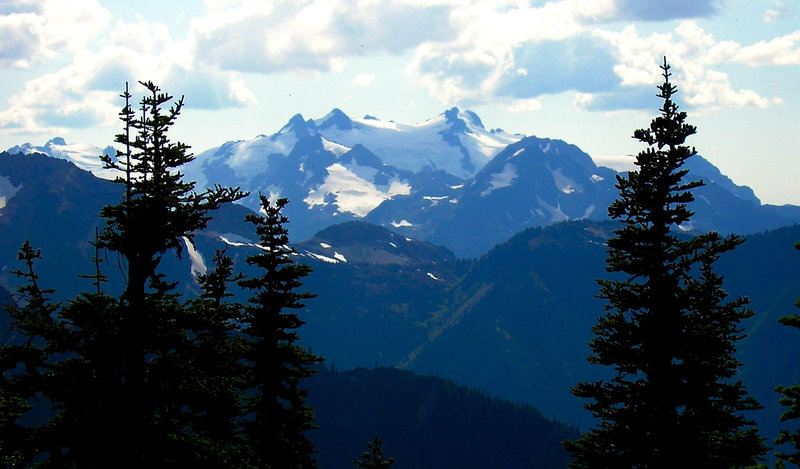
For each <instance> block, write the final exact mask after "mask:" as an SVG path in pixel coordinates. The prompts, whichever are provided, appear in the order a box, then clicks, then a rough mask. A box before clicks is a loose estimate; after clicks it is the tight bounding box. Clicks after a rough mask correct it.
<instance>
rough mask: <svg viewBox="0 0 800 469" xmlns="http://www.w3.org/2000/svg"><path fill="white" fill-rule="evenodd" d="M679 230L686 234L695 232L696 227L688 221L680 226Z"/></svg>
mask: <svg viewBox="0 0 800 469" xmlns="http://www.w3.org/2000/svg"><path fill="white" fill-rule="evenodd" d="M678 229H679V230H681V231H683V232H684V233H685V232H688V231H693V230H694V225H692V222H691V221H687V222H684V223H681V224H680V225H678Z"/></svg>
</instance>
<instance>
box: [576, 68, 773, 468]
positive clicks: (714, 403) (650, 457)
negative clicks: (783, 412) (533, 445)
mask: <svg viewBox="0 0 800 469" xmlns="http://www.w3.org/2000/svg"><path fill="white" fill-rule="evenodd" d="M661 68H662V70H663V77H664V82H663V84H662V85H660V86H659V87H658V88H659V90H660V93H659V95H658V96H659V97H660V98H661V99H663V105H662V107H661V109H660V112H661V115H660V116H658V117H656V118H655V119H653V121H652V122H651V124H650V127H649V128H648V129H640V130H637V131H635V132H634V138H636V139H637V140H639V141H641V142H643V143H645V144H646V145H647V146H648V148H647V149H646V150H644V151H642V152H640V153H639V154H638V155H637V158H636V166H637V167H638V168H637V170H635V171H631V172H630V173H628V174H627V175H626V176H618V177H617V188H618V189H619V190H620V195H619V198H618V199H617V200H616V201H615V202H614V203H612V204H611V205H610V206H609V209H608V212H609V216H610V217H611V218H613V219H615V220H618V221H620V222H621V223H622V227H621V228H619V229H618V230H617V231H615V235H616V236H615V237H613V238H611V239H610V240H609V241H608V257H607V270H608V271H609V272H613V273H619V274H620V277H619V278H620V279H618V280H601V281H599V284H600V297H601V298H602V299H604V300H605V301H606V302H607V304H606V315H605V316H603V317H601V318H600V319H599V320H598V322H597V324H596V325H595V326H594V327H593V329H592V330H593V332H594V333H595V338H594V339H593V340H592V342H591V343H590V348H591V350H592V354H591V355H590V356H589V357H588V360H589V362H590V363H593V364H599V365H604V366H608V367H613V368H614V370H615V371H616V373H615V375H614V377H612V378H611V379H608V380H605V381H603V380H600V381H595V382H581V383H578V384H577V385H576V386H575V387H574V388H573V389H572V392H573V394H574V395H576V396H578V397H581V398H584V399H589V400H591V402H589V403H586V404H585V405H584V407H585V408H586V409H587V410H589V411H590V412H591V413H592V414H593V415H594V417H596V418H597V419H599V423H598V425H597V426H596V427H595V428H593V429H591V430H589V431H588V432H586V433H585V434H584V435H583V436H582V437H581V438H580V439H579V440H577V441H574V442H566V443H565V446H566V447H567V449H568V450H569V451H570V452H571V453H572V456H573V461H572V463H571V465H570V467H574V468H589V467H591V468H599V467H605V468H621V467H640V468H644V467H647V468H661V467H663V468H674V467H686V466H693V467H706V468H731V467H746V466H751V465H755V464H756V463H757V461H758V460H759V459H760V458H761V456H762V455H763V454H764V452H765V447H764V445H763V441H762V439H761V437H760V436H759V434H758V432H757V429H755V428H753V426H752V422H751V421H749V420H748V419H746V418H745V416H744V415H743V412H744V411H749V410H755V409H758V408H760V406H759V404H758V403H757V402H755V400H753V399H752V398H750V397H749V396H748V394H747V392H746V390H745V387H744V385H743V384H742V383H741V381H736V380H735V376H736V373H737V371H738V367H739V365H740V364H739V362H738V361H737V360H736V359H735V358H734V356H733V354H734V352H735V344H736V342H737V341H739V340H740V339H741V338H742V337H744V335H743V331H742V328H741V326H740V325H739V324H740V321H741V320H743V319H745V318H748V317H750V316H751V315H752V314H753V313H752V312H751V311H750V310H749V309H748V308H747V307H746V306H747V300H746V299H743V298H738V299H734V300H727V299H726V296H727V294H726V293H725V291H724V290H723V289H722V278H721V276H719V275H718V274H716V273H715V272H714V270H713V264H714V262H715V261H716V260H717V259H718V257H719V255H720V254H722V253H724V252H726V251H730V250H731V249H733V248H735V247H736V246H737V245H739V244H740V243H741V242H743V240H742V239H741V238H740V237H738V236H728V237H721V236H720V235H718V234H717V233H715V232H712V233H707V234H702V235H698V236H696V237H694V238H691V239H685V238H683V237H681V236H679V235H678V234H676V231H677V229H678V227H680V226H681V225H684V224H687V223H689V222H690V220H691V216H692V215H693V213H692V212H691V211H690V209H689V208H688V206H687V204H689V203H690V202H692V201H693V196H692V192H691V191H692V189H695V188H697V187H699V186H701V185H702V182H701V181H694V182H685V181H684V176H686V173H687V170H686V169H682V166H683V164H684V163H685V162H686V160H687V159H689V158H690V157H692V156H693V155H695V154H696V151H695V149H694V148H690V147H688V146H686V145H684V143H685V140H686V138H687V137H689V136H691V135H693V134H694V133H695V131H696V129H695V127H694V126H692V125H689V124H687V123H686V113H685V112H679V111H678V106H677V105H676V104H675V103H674V101H673V99H672V98H673V95H674V94H675V92H676V91H677V89H676V87H675V86H674V85H673V84H672V83H671V82H670V80H669V78H670V75H671V74H670V72H669V70H670V66H669V65H668V64H667V62H666V59H665V60H664V64H663V65H662V67H661Z"/></svg>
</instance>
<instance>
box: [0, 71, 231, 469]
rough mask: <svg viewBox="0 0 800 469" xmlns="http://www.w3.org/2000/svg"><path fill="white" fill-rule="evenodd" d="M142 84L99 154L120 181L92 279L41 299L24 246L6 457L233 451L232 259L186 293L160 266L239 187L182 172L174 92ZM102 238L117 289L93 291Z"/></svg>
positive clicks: (219, 461)
mask: <svg viewBox="0 0 800 469" xmlns="http://www.w3.org/2000/svg"><path fill="white" fill-rule="evenodd" d="M142 85H144V86H145V88H146V89H147V92H148V95H147V96H145V97H144V98H143V99H142V101H141V117H138V118H137V117H135V115H134V112H133V111H132V109H131V107H130V104H129V99H130V94H129V93H128V92H127V90H126V92H125V93H124V94H123V95H122V96H123V97H124V98H125V100H126V104H125V107H124V108H123V110H122V112H121V113H120V115H121V118H122V121H123V122H124V125H125V133H123V134H120V135H118V136H117V142H118V143H121V144H123V145H124V146H125V149H126V151H125V152H118V154H117V158H110V157H107V156H103V157H101V159H103V161H104V162H105V164H106V166H107V167H109V168H114V169H118V170H119V171H121V172H122V173H123V175H124V177H123V176H121V177H119V178H117V182H119V183H122V184H124V187H125V194H124V196H123V198H122V200H121V201H120V203H118V204H117V205H112V206H106V207H105V208H104V209H103V210H102V211H101V216H102V217H104V218H105V219H106V227H105V229H104V230H103V231H102V233H100V234H99V236H98V239H97V241H96V242H95V243H93V247H94V248H95V256H94V258H93V261H94V263H95V273H94V274H92V275H86V276H84V277H87V278H90V279H92V283H93V287H94V290H95V292H93V293H83V294H81V295H79V296H78V297H77V298H75V299H74V300H72V301H70V302H68V303H67V304H65V305H63V306H61V305H54V304H51V303H50V302H49V300H48V294H49V293H51V291H49V290H45V289H42V288H41V287H40V286H39V283H38V276H37V275H36V273H35V271H34V268H33V264H34V260H35V259H37V258H38V257H39V256H40V255H39V253H38V251H36V250H34V249H33V248H32V247H31V246H30V245H29V243H25V245H23V247H22V249H21V250H20V255H19V257H20V260H23V261H24V262H25V263H26V267H27V269H26V270H24V271H20V272H17V274H18V275H20V276H21V277H23V278H24V280H26V283H25V284H24V285H23V286H22V287H20V288H19V290H18V295H17V297H18V299H19V302H18V304H17V305H16V306H14V307H12V308H11V309H10V312H9V314H10V316H11V318H12V321H13V324H12V325H13V327H14V329H15V331H16V335H17V336H18V337H19V338H20V340H19V343H7V344H4V346H3V347H2V349H0V358H1V359H0V365H2V371H3V376H2V381H0V386H1V387H0V397H2V400H0V406H2V408H3V418H2V420H0V425H1V426H2V427H3V428H2V429H3V430H4V431H3V435H2V437H0V455H1V456H0V457H2V460H3V462H5V463H9V464H12V463H13V464H20V465H24V464H31V463H32V462H33V461H36V463H37V464H38V465H42V466H44V467H66V466H75V467H118V466H120V465H130V466H136V467H162V466H167V465H176V466H191V467H224V466H228V465H236V464H233V463H234V462H235V461H236V460H235V459H234V457H235V456H236V455H237V454H239V453H241V451H237V450H235V449H232V448H235V447H236V441H237V440H236V439H235V438H233V437H232V436H231V435H233V434H234V433H235V432H236V430H235V429H236V425H238V423H237V422H238V417H239V408H240V407H241V406H240V405H239V394H237V393H238V392H240V391H239V390H241V386H238V387H237V383H238V381H239V380H241V372H240V369H239V368H237V367H236V366H235V363H236V362H237V360H238V359H239V358H240V357H241V356H242V353H243V352H242V351H241V350H240V349H239V348H237V342H236V340H234V338H233V334H232V331H233V327H234V326H233V320H234V319H235V318H236V317H238V314H235V308H229V307H228V306H227V305H223V304H222V299H223V298H224V297H225V296H226V293H225V289H224V286H225V284H226V283H230V282H231V281H233V279H236V277H234V276H232V272H231V269H230V262H229V261H225V259H224V258H223V257H219V258H217V259H215V262H216V268H215V270H214V271H213V272H211V273H210V274H209V275H208V276H206V277H203V278H201V279H200V280H199V281H200V285H201V288H203V290H204V291H205V292H206V294H205V296H203V297H202V298H201V299H200V300H198V301H196V302H190V303H189V304H185V303H183V302H182V300H181V299H180V296H179V295H177V294H175V293H173V292H172V290H173V288H174V285H175V284H174V283H171V282H169V281H167V280H166V279H165V278H164V277H163V275H161V274H159V273H158V272H157V269H158V266H159V263H160V261H161V257H162V256H163V255H164V254H165V253H166V252H167V251H171V250H174V251H177V253H178V255H180V252H181V243H183V242H186V243H190V242H191V241H192V237H193V233H194V232H195V231H198V230H201V229H203V228H204V227H205V226H206V224H207V222H208V221H209V218H210V217H209V216H208V212H209V211H210V210H214V209H216V208H218V207H219V206H220V205H222V204H223V203H226V202H231V201H234V200H237V199H239V198H241V197H243V196H244V194H242V193H241V192H240V191H239V190H238V189H231V188H222V187H215V188H214V189H212V190H208V191H206V192H203V193H201V194H197V193H195V192H194V184H193V183H190V182H185V181H183V180H182V175H181V174H180V172H179V170H178V168H179V167H180V166H181V165H182V164H185V163H187V162H189V161H191V160H192V158H193V156H192V155H191V154H190V153H188V147H187V146H186V145H184V144H181V143H177V144H173V143H171V142H170V141H169V139H168V138H167V131H168V129H169V127H170V126H171V125H173V124H174V122H175V119H176V118H177V116H178V115H179V114H180V110H181V108H182V105H183V99H181V100H179V101H178V102H177V103H176V104H175V105H174V106H172V107H171V108H169V109H168V110H166V111H165V110H164V107H165V106H166V105H167V104H168V103H169V102H170V101H171V100H172V97H171V96H169V95H168V94H165V93H161V91H160V90H159V88H158V87H157V86H155V85H153V84H152V83H149V82H148V83H142ZM131 130H134V131H135V132H136V136H135V138H132V137H131ZM100 249H107V250H110V251H112V252H117V253H118V254H119V255H120V257H121V260H122V261H123V263H124V265H125V274H126V280H127V286H126V288H125V291H124V292H123V293H122V295H121V297H119V298H116V297H112V296H109V295H106V294H104V293H103V292H102V288H101V285H102V283H103V281H104V279H105V276H104V275H103V273H102V272H101V270H100V268H99V266H100V255H99V250H100ZM48 408H49V410H48ZM22 422H25V424H24V425H23V423H22ZM6 430H7V431H6ZM237 457H238V456H237Z"/></svg>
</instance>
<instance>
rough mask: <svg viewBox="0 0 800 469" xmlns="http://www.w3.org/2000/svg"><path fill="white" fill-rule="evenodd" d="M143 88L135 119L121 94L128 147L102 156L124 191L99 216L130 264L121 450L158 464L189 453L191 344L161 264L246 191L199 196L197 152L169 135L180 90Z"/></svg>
mask: <svg viewBox="0 0 800 469" xmlns="http://www.w3.org/2000/svg"><path fill="white" fill-rule="evenodd" d="M141 84H142V85H143V86H144V87H145V88H146V95H145V96H144V97H143V98H142V100H141V102H140V104H141V109H140V110H141V116H140V117H138V118H137V117H135V113H134V112H133V110H132V108H131V106H130V104H129V98H130V95H129V93H128V92H127V90H126V92H125V93H124V94H123V95H122V96H123V97H124V98H125V100H126V104H125V107H124V108H123V110H122V111H121V112H120V117H121V120H122V121H123V123H124V130H125V133H122V134H119V135H117V139H116V142H117V143H119V144H122V145H124V147H125V151H124V152H122V151H119V152H118V153H117V158H116V159H112V158H109V157H103V161H104V162H105V164H106V166H107V167H108V168H113V169H117V170H119V171H120V172H121V173H122V176H120V177H119V178H117V182H119V183H121V184H124V187H125V195H124V197H123V199H122V201H121V202H120V203H119V204H117V205H113V206H106V207H105V208H103V210H102V211H101V213H100V215H101V216H102V217H104V218H105V219H106V227H105V229H104V230H103V232H102V233H101V236H100V246H101V247H103V248H106V249H108V250H110V251H113V252H117V253H119V254H120V255H121V256H122V257H123V258H124V259H125V261H126V263H127V267H126V272H125V273H126V280H127V286H126V289H125V291H124V292H123V294H122V296H121V298H120V304H119V308H120V316H121V318H122V319H121V332H120V336H119V338H118V340H119V348H120V349H121V350H122V360H121V363H120V366H121V369H122V374H123V375H124V377H125V378H124V386H122V388H121V390H120V393H121V395H122V396H123V400H124V401H125V402H126V406H125V407H124V408H123V409H120V412H121V419H122V421H124V422H126V424H127V425H128V426H129V433H130V434H131V435H132V437H133V438H132V439H131V440H130V441H128V442H126V446H127V448H128V450H127V451H123V454H130V453H133V455H134V457H137V456H138V457H142V458H145V459H150V458H151V457H152V458H155V459H156V460H159V457H160V456H159V454H160V452H161V451H164V452H167V453H169V454H175V453H176V452H180V451H183V450H186V451H191V444H190V443H189V442H188V441H187V440H186V439H187V438H189V439H190V437H189V436H187V435H191V431H188V430H186V427H187V423H186V418H187V415H186V412H185V411H184V408H185V406H184V403H183V402H182V401H181V399H183V398H185V396H184V390H182V386H183V385H184V384H185V382H186V380H187V379H189V375H190V374H191V373H192V371H191V370H188V369H186V367H185V366H182V365H181V362H180V359H179V357H180V356H181V353H182V350H186V349H187V348H189V347H190V344H189V343H188V338H187V335H186V329H187V322H186V321H188V318H187V313H186V311H184V309H183V308H182V307H181V305H180V302H179V300H178V298H177V297H176V296H175V295H172V294H170V293H169V292H170V291H171V290H172V288H173V287H174V284H172V283H169V282H166V281H164V280H163V279H162V278H161V276H160V275H159V274H158V273H157V268H158V265H159V263H160V261H161V258H162V256H163V255H164V254H165V253H166V252H167V251H175V252H177V254H178V255H179V256H180V254H181V251H182V246H181V243H182V242H184V240H185V242H187V243H190V242H192V240H193V237H194V232H196V231H198V230H201V229H203V228H205V226H206V224H207V222H208V220H209V219H210V216H209V215H208V212H209V211H210V210H214V209H216V208H218V207H219V206H220V205H222V204H223V203H226V202H231V201H234V200H237V199H239V198H241V197H243V196H244V194H242V193H241V192H240V191H239V190H238V189H231V188H223V187H219V186H217V187H215V188H214V189H211V190H207V191H205V192H202V193H199V194H198V193H196V192H195V191H194V183H193V182H187V181H184V180H183V175H182V174H181V173H180V171H179V168H180V167H181V166H182V165H184V164H186V163H188V162H190V161H192V159H193V158H194V157H193V155H192V154H191V153H189V151H188V150H189V147H188V146H187V145H185V144H183V143H180V142H178V143H173V142H171V141H170V140H169V138H168V130H169V128H170V127H171V126H172V125H174V123H175V121H176V119H177V117H178V116H179V114H180V112H181V110H182V107H183V98H181V99H179V100H177V102H175V103H174V104H173V105H172V106H171V107H169V108H166V106H167V105H169V103H171V102H172V101H173V98H172V96H170V95H169V94H166V93H163V92H161V90H160V89H159V88H158V87H157V86H156V85H154V84H153V83H151V82H147V83H141ZM131 130H134V131H135V132H134V133H135V136H132V135H131ZM123 157H124V159H123ZM123 176H124V177H123ZM148 284H149V286H150V287H149V288H148ZM176 360H177V361H176ZM179 448H182V449H180V450H179ZM148 454H149V455H148ZM160 458H161V459H160V461H162V462H163V461H164V460H165V459H164V458H163V457H160ZM142 463H144V461H142ZM183 463H184V464H185V463H186V461H185V460H184V461H183Z"/></svg>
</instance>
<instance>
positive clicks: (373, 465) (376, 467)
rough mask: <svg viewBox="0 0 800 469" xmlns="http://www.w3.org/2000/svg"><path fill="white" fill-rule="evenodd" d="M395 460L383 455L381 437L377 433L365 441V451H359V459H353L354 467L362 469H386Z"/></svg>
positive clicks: (392, 464)
mask: <svg viewBox="0 0 800 469" xmlns="http://www.w3.org/2000/svg"><path fill="white" fill-rule="evenodd" d="M395 462H396V461H395V460H394V458H387V457H385V456H384V455H383V447H382V446H381V439H380V437H379V436H377V435H375V438H373V439H372V441H371V442H369V443H367V451H364V452H363V453H361V459H359V458H356V459H353V463H354V464H355V465H356V467H360V468H363V469H387V468H389V467H392V466H394V464H395Z"/></svg>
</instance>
